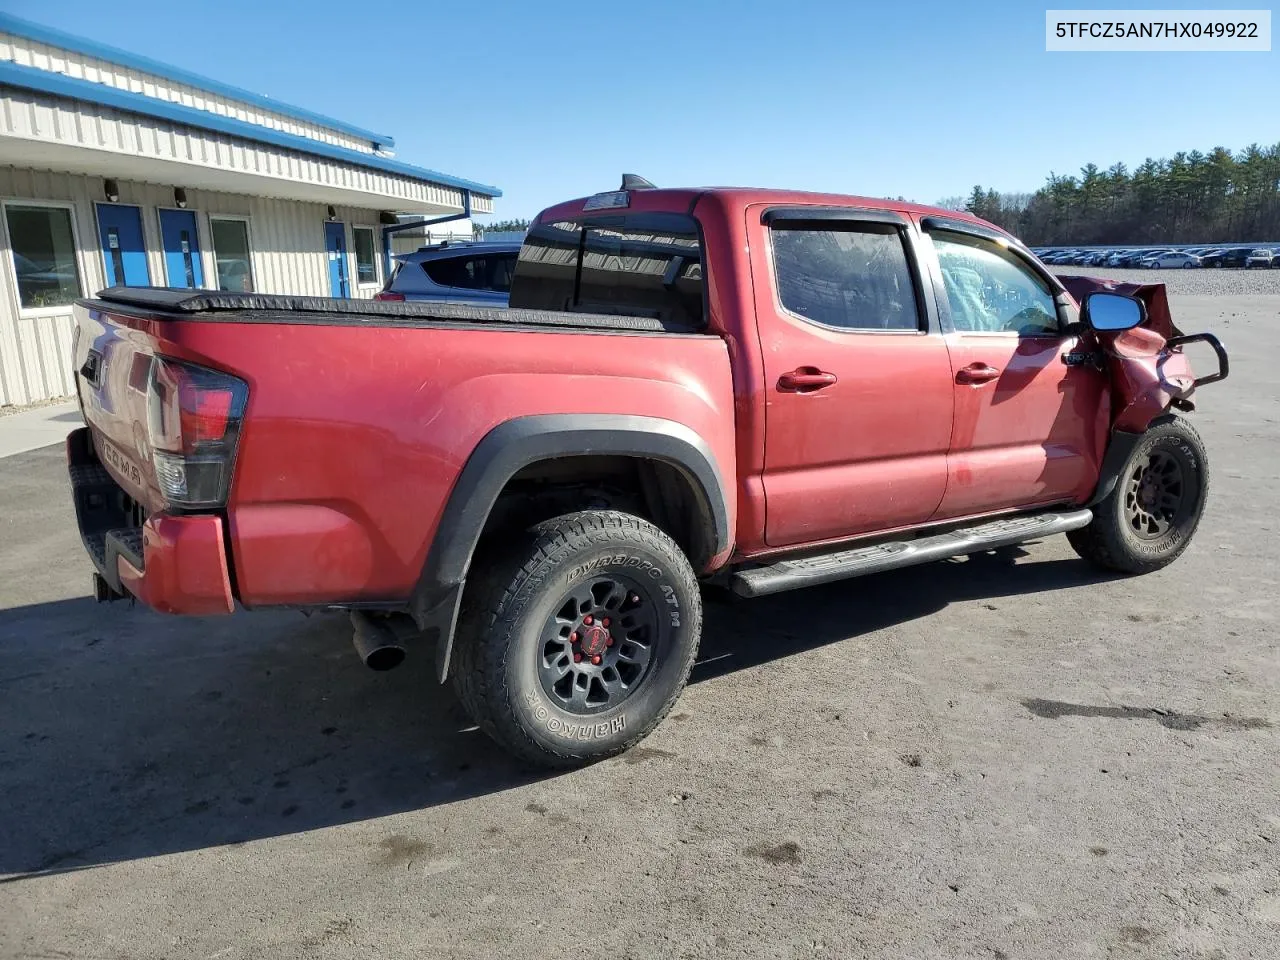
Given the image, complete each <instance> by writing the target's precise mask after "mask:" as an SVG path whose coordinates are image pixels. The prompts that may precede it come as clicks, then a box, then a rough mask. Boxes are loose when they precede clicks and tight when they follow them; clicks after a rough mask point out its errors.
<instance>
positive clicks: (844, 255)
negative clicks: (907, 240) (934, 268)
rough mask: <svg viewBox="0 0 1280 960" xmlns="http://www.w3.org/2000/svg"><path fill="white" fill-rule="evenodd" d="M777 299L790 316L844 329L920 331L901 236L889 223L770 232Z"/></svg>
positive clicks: (798, 227) (783, 228)
mask: <svg viewBox="0 0 1280 960" xmlns="http://www.w3.org/2000/svg"><path fill="white" fill-rule="evenodd" d="M771 236H772V238H773V262H774V269H775V270H776V271H777V274H778V297H779V299H780V300H781V301H782V305H783V306H784V307H785V308H786V309H788V310H790V311H791V312H792V313H798V314H799V315H800V316H802V317H804V318H806V319H808V320H812V321H813V322H814V323H821V324H823V325H825V326H828V327H840V328H841V329H844V330H919V329H920V313H919V308H918V306H917V303H916V292H915V285H914V283H913V282H912V278H911V268H910V266H909V264H908V262H907V251H906V248H905V247H904V246H903V239H902V235H901V233H900V232H899V231H898V229H897V228H895V227H893V226H892V225H889V224H878V223H877V224H872V223H867V224H861V223H842V224H830V223H824V224H823V225H822V226H820V227H818V226H802V225H799V224H797V225H796V226H794V227H790V226H786V225H783V224H779V225H777V226H775V227H774V228H773V229H772V231H771Z"/></svg>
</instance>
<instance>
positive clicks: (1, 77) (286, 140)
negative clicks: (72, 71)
mask: <svg viewBox="0 0 1280 960" xmlns="http://www.w3.org/2000/svg"><path fill="white" fill-rule="evenodd" d="M12 19H13V18H12V17H5V16H2V15H0V26H3V25H4V21H6V20H12ZM14 32H17V31H14ZM0 84H8V85H9V86H13V87H21V88H23V89H26V90H34V91H37V92H39V93H47V94H52V95H54V96H59V97H67V98H69V99H72V100H83V101H85V102H88V103H97V104H101V105H102V106H106V107H113V108H115V109H117V110H124V111H127V112H129V113H135V114H139V115H141V116H144V117H154V118H157V119H160V120H168V121H170V122H172V123H179V124H182V125H183V126H187V127H196V128H198V129H202V130H213V131H215V132H217V133H225V134H227V135H228V136H233V137H240V138H242V139H245V140H253V141H256V142H258V143H266V144H270V145H272V146H276V147H283V148H285V149H287V150H297V151H298V152H299V153H309V154H312V155H313V156H319V157H326V158H328V159H330V160H337V161H339V162H341V163H350V164H354V165H356V166H360V167H367V168H369V169H371V170H381V171H383V172H384V173H391V174H395V175H397V176H401V177H410V178H412V179H414V180H425V181H427V182H429V183H436V184H440V185H441V186H446V187H455V188H457V189H459V190H470V191H471V192H472V193H478V194H480V195H482V196H486V197H500V196H502V191H501V190H499V189H498V188H497V187H491V186H489V185H487V184H483V183H476V182H475V181H472V180H463V179H462V178H460V177H451V176H449V175H448V174H445V173H438V172H436V171H435V170H428V169H426V168H425V167H416V166H414V165H413V164H411V163H402V162H401V161H399V160H392V159H391V158H389V157H382V156H378V155H377V154H371V153H361V152H360V151H359V150H350V149H348V148H346V147H338V146H334V145H333V144H331V143H325V142H323V141H321V140H312V139H311V138H309V137H300V136H298V135H297V134H293V133H285V132H283V131H281V130H273V129H271V128H270V127H264V126H261V125H260V124H256V123H248V122H246V121H244V120H236V119H234V118H232V117H224V116H222V115H220V114H217V113H211V112H210V111H208V110H197V109H196V108H194V107H188V106H184V105H183V104H180V103H173V102H171V101H169V100H161V99H159V98H157V97H148V96H144V95H143V94H140V93H133V92H131V91H129V90H121V89H119V88H118V87H112V86H108V85H107V84H105V83H94V82H92V81H90V80H81V79H80V78H78V77H69V76H67V75H66V74H62V73H52V72H50V71H48V70H40V69H37V68H36V67H25V66H23V65H22V64H18V63H12V62H10V61H0Z"/></svg>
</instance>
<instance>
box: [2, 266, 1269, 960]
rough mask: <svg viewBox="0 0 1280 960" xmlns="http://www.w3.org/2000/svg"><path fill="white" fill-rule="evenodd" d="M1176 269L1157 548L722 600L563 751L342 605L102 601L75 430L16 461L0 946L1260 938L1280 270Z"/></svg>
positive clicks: (948, 566) (899, 946)
mask: <svg viewBox="0 0 1280 960" xmlns="http://www.w3.org/2000/svg"><path fill="white" fill-rule="evenodd" d="M1144 276H1145V274H1144ZM1275 276H1276V279H1275V280H1273V279H1272V276H1271V275H1265V276H1261V277H1255V276H1254V275H1249V276H1242V275H1240V274H1235V273H1222V272H1217V271H1214V272H1208V271H1206V272H1204V273H1192V272H1191V271H1187V273H1186V274H1185V275H1184V274H1181V273H1180V274H1178V275H1177V276H1176V277H1171V278H1166V277H1164V276H1163V275H1162V276H1161V279H1168V280H1169V281H1170V283H1171V287H1172V286H1173V285H1174V284H1179V285H1181V284H1183V283H1186V284H1211V285H1218V284H1223V283H1237V284H1240V283H1243V282H1247V283H1248V284H1255V283H1272V284H1274V283H1275V282H1276V281H1277V280H1280V272H1277V274H1276V275H1275ZM1233 278H1236V279H1233ZM1173 288H1174V290H1175V296H1174V304H1173V305H1174V310H1175V315H1176V317H1177V319H1178V321H1179V323H1180V324H1181V325H1182V326H1183V327H1184V328H1185V329H1188V330H1201V329H1206V328H1207V329H1210V330H1213V331H1215V332H1218V333H1219V334H1220V335H1221V336H1223V338H1224V339H1225V340H1226V342H1227V344H1228V346H1229V347H1230V348H1231V350H1232V357H1233V372H1232V375H1231V378H1230V379H1228V380H1227V381H1226V382H1224V383H1222V384H1219V385H1216V386H1214V387H1212V388H1210V389H1206V390H1205V391H1204V395H1203V396H1202V397H1201V398H1200V399H1201V401H1202V403H1201V410H1200V412H1198V413H1197V414H1196V415H1195V419H1196V422H1197V425H1198V427H1199V429H1200V430H1201V431H1202V433H1203V434H1204V437H1205V440H1206V442H1207V444H1208V448H1209V451H1210V454H1211V458H1212V464H1213V467H1212V469H1213V493H1212V499H1211V503H1210V505H1209V508H1208V511H1207V512H1206V515H1205V518H1204V522H1203V524H1202V526H1201V529H1200V532H1199V534H1198V536H1197V538H1196V541H1195V543H1194V544H1193V546H1192V547H1191V549H1190V550H1189V551H1188V552H1187V554H1186V555H1185V556H1184V557H1183V558H1182V559H1180V560H1179V561H1178V562H1177V563H1176V564H1174V565H1173V566H1171V567H1170V568H1168V569H1167V570H1165V571H1162V572H1160V573H1158V574H1153V575H1151V576H1147V577H1142V578H1137V579H1115V578H1110V577H1106V576H1101V575H1099V574H1098V573H1097V572H1095V571H1093V570H1091V569H1090V568H1089V567H1087V566H1086V565H1085V564H1084V563H1083V562H1081V561H1079V560H1077V559H1076V558H1075V556H1074V555H1073V554H1072V553H1071V552H1070V549H1069V547H1068V546H1067V544H1066V542H1065V540H1064V539H1063V538H1060V537H1059V538H1054V539H1052V540H1048V541H1045V542H1043V543H1038V544H1033V545H1029V546H1028V547H1026V548H1025V549H1018V550H1012V551H1004V552H1002V553H1001V554H999V555H990V556H983V557H978V558H974V559H969V560H960V561H955V562H948V563H939V564H934V565H931V566H928V567H919V568H915V569H913V570H907V571H900V572H898V573H894V574H885V575H881V576H877V577H872V578H867V579H865V580H860V581H853V582H851V583H848V584H843V585H833V586H830V587H826V588H819V589H814V590H808V591H803V592H799V593H794V594H786V595H782V596H778V597H772V598H768V599H765V600H759V601H753V602H750V603H743V604H741V605H715V606H713V607H711V609H710V610H709V613H708V617H707V638H706V642H705V644H704V650H703V654H702V659H701V661H700V662H699V665H698V666H697V667H696V670H695V675H694V683H693V684H692V685H691V686H690V687H689V689H688V690H687V691H686V693H685V695H684V697H683V699H682V700H681V702H680V703H679V704H678V705H677V707H676V710H675V712H674V715H673V716H672V717H670V718H669V719H668V720H667V722H665V723H664V724H663V725H662V726H661V727H660V728H659V729H658V730H657V731H656V732H655V734H654V735H653V736H652V737H650V738H649V739H648V740H647V741H646V742H645V743H644V744H643V745H642V746H641V747H639V748H637V749H635V750H633V751H631V753H629V754H627V755H626V756H624V757H620V758H618V759H615V760H611V761H608V762H605V763H601V764H598V765H596V766H594V767H592V768H590V769H586V770H581V771H576V772H573V773H567V774H563V775H559V776H546V775H543V774H538V773H531V772H529V771H527V770H523V769H520V768H519V767H517V766H515V765H514V764H513V763H512V762H511V761H509V760H508V759H507V758H506V757H505V756H504V755H503V754H501V753H500V752H499V751H498V750H497V749H496V748H494V747H493V746H492V745H490V744H489V743H488V742H487V741H486V740H485V739H484V737H483V736H481V735H479V734H477V733H475V732H474V731H471V730H469V729H468V726H467V723H466V721H465V720H464V718H463V717H462V715H461V714H460V712H459V710H458V707H457V705H456V703H455V702H454V701H453V699H452V697H451V696H450V694H449V693H448V692H447V691H444V690H440V689H439V688H437V687H436V686H435V685H434V684H433V683H432V681H431V679H430V676H429V674H430V659H429V657H427V656H418V657H416V658H414V657H411V658H410V660H409V661H408V662H407V663H406V665H405V666H404V667H402V668H401V669H399V670H396V671H393V672H391V673H387V674H374V673H371V672H369V671H366V670H364V669H363V668H362V667H360V666H359V664H358V662H357V660H356V657H355V655H354V653H353V652H352V650H351V645H350V641H349V632H348V630H347V629H346V627H345V626H344V624H343V622H342V621H341V620H340V619H338V618H329V617H313V618H312V619H309V620H307V619H303V618H302V617H301V616H299V615H297V614H291V613H287V612H275V613H262V614H254V615H243V616H236V617H230V618H223V619H218V618H211V619H208V620H183V619H173V618H164V617H161V616H159V615H155V614H152V613H149V612H147V611H144V610H142V609H130V608H128V607H126V606H122V605H119V604H117V605H114V606H110V607H97V606H94V605H93V604H92V603H91V602H90V601H89V600H88V599H87V598H86V596H85V592H86V591H85V588H86V586H87V582H88V571H89V566H88V563H87V561H86V559H85V558H84V556H83V554H82V550H81V547H80V544H79V542H78V540H77V537H76V534H75V531H74V526H73V520H72V515H71V510H70V507H69V505H68V495H67V490H66V484H65V479H64V477H65V475H64V472H63V467H62V464H61V455H60V452H59V451H58V450H57V449H50V450H43V451H37V452H34V453H30V454H23V455H19V456H16V457H12V458H9V459H7V460H2V461H0V533H2V534H3V543H4V545H5V546H4V550H3V552H0V797H2V798H3V801H2V807H0V811H2V813H0V918H3V919H2V920H0V957H4V958H17V957H26V958H35V957H41V958H49V957H101V958H129V960H139V958H162V957H164V958H186V957H208V958H244V957H253V958H258V957H261V958H271V960H279V958H294V957H298V958H303V957H307V958H310V957H368V958H378V960H386V958H399V957H404V958H409V957H413V958H423V957H431V958H435V957H465V958H473V957H474V958H487V957H497V956H502V957H513V958H521V960H528V958H538V957H565V956H569V957H574V958H595V957H600V958H606V957H607V958H610V960H615V958H619V957H634V958H655V957H656V958H685V957H742V958H762V957H769V958H800V957H827V956H829V957H860V958H861V957H866V958H901V960H922V958H930V960H932V958H944V957H945V958H961V957H963V958H986V960H1022V958H1045V960H1062V958H1103V957H1115V958H1150V960H1156V958H1159V960H1169V958H1203V960H1243V958H1258V960H1274V958H1275V957H1277V956H1280V775H1278V774H1277V770H1278V769H1280V730H1278V728H1277V724H1280V640H1278V636H1280V631H1278V630H1277V614H1278V613H1280V590H1278V589H1277V576H1278V574H1277V571H1278V570H1280V537H1277V521H1276V519H1275V518H1276V516H1277V513H1278V512H1280V398H1278V397H1277V391H1276V388H1275V377H1274V373H1273V357H1274V356H1275V355H1276V354H1277V352H1278V351H1280V296H1276V295H1274V294H1273V295H1269V296H1267V295H1261V294H1260V292H1259V291H1258V290H1256V289H1254V288H1252V287H1251V288H1250V289H1251V291H1252V292H1251V293H1247V294H1246V293H1244V292H1243V291H1237V294H1236V295H1234V296H1229V297H1223V296H1218V297H1213V296H1186V295H1182V294H1179V293H1178V292H1177V291H1178V290H1181V289H1182V288H1181V286H1177V287H1173Z"/></svg>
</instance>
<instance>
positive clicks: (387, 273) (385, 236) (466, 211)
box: [382, 190, 471, 280]
mask: <svg viewBox="0 0 1280 960" xmlns="http://www.w3.org/2000/svg"><path fill="white" fill-rule="evenodd" d="M470 216H471V191H470V190H463V191H462V212H461V213H451V214H449V216H447V217H435V218H434V219H431V220H427V219H423V220H411V221H407V222H405V223H397V224H393V225H391V226H388V227H383V228H382V275H383V276H384V277H386V278H387V279H388V280H390V279H391V235H392V234H393V233H400V232H401V231H402V230H416V229H418V228H419V227H434V226H435V225H436V224H438V223H449V222H450V221H452V220H466V219H467V218H468V217H470Z"/></svg>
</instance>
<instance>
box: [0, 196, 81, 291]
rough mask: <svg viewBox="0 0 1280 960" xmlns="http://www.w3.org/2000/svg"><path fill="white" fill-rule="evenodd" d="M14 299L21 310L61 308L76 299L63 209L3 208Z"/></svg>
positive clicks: (71, 246) (68, 217)
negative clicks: (15, 282)
mask: <svg viewBox="0 0 1280 960" xmlns="http://www.w3.org/2000/svg"><path fill="white" fill-rule="evenodd" d="M5 219H6V220H7V222H8V226H9V244H10V246H11V247H12V249H13V268H14V272H15V273H16V274H17V275H18V300H19V302H20V303H21V304H22V306H23V307H24V308H29V309H37V308H39V307H61V306H65V305H66V304H68V303H71V302H72V301H73V300H75V298H76V297H78V296H80V269H79V267H77V266H76V245H75V241H74V239H73V237H72V234H71V211H70V210H67V209H66V208H64V207H28V206H19V205H16V204H15V205H12V206H7V207H5Z"/></svg>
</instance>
